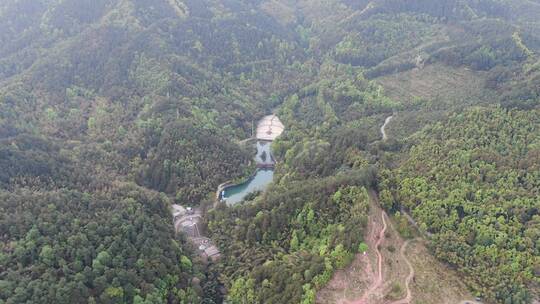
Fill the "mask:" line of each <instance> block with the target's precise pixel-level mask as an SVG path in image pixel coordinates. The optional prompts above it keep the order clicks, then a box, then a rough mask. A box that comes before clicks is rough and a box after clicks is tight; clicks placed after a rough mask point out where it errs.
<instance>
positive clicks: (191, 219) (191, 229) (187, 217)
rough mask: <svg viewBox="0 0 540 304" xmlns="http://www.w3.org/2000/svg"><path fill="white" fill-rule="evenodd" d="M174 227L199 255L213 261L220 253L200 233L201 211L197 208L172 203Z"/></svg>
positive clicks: (210, 241)
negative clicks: (186, 238)
mask: <svg viewBox="0 0 540 304" xmlns="http://www.w3.org/2000/svg"><path fill="white" fill-rule="evenodd" d="M172 215H173V222H174V229H175V231H176V232H177V233H179V232H182V233H184V234H185V235H186V236H187V237H188V240H189V241H190V242H191V243H193V244H194V245H195V246H196V247H197V248H198V251H199V255H201V256H202V257H204V258H207V259H211V260H213V261H215V260H217V259H219V257H220V253H219V249H218V248H217V246H216V245H214V243H212V240H210V239H209V238H207V237H204V236H202V235H201V232H200V229H199V228H200V222H201V220H202V213H201V211H200V210H199V209H193V208H191V207H187V208H184V207H182V206H180V205H172Z"/></svg>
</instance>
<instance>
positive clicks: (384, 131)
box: [381, 115, 394, 141]
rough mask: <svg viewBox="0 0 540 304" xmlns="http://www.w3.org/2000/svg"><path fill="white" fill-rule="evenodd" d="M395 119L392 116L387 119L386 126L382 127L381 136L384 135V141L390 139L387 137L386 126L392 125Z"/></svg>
mask: <svg viewBox="0 0 540 304" xmlns="http://www.w3.org/2000/svg"><path fill="white" fill-rule="evenodd" d="M393 118H394V115H391V116H388V117H386V119H385V120H384V124H383V125H382V127H381V134H382V140H383V141H385V140H387V139H388V136H387V135H386V126H387V125H388V124H389V123H390V121H392V119H393Z"/></svg>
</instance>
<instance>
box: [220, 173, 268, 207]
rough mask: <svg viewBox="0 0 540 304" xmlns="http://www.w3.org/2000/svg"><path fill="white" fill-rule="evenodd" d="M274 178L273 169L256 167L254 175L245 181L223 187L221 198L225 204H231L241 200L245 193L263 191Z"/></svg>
mask: <svg viewBox="0 0 540 304" xmlns="http://www.w3.org/2000/svg"><path fill="white" fill-rule="evenodd" d="M273 178H274V170H273V169H258V170H257V172H256V173H255V175H254V176H253V177H252V178H251V179H250V180H248V181H246V182H245V183H242V184H240V185H237V186H232V187H228V188H225V190H224V191H225V195H224V196H223V198H224V199H225V202H226V203H227V205H229V206H232V205H235V204H237V203H239V202H241V201H242V200H243V199H244V198H245V197H246V195H248V194H250V193H252V192H255V191H264V190H265V189H266V188H267V187H268V185H269V184H270V183H271V182H272V179H273Z"/></svg>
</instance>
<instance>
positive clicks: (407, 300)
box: [390, 240, 414, 304]
mask: <svg viewBox="0 0 540 304" xmlns="http://www.w3.org/2000/svg"><path fill="white" fill-rule="evenodd" d="M409 243H410V240H407V241H406V242H405V243H403V245H402V246H401V250H400V253H401V257H402V258H403V260H405V263H407V266H408V267H409V275H408V276H407V278H406V279H405V289H406V290H407V295H406V296H405V298H403V299H401V300H397V301H394V302H391V303H390V304H408V303H410V302H411V300H412V292H411V288H410V287H409V285H410V284H411V281H412V279H413V278H414V268H413V266H412V264H411V262H410V261H409V259H407V256H406V255H405V250H407V246H408V245H409Z"/></svg>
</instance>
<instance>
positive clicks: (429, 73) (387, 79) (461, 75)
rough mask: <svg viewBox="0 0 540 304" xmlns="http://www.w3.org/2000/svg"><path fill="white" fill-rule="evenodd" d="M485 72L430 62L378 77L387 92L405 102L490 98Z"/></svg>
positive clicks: (439, 101)
mask: <svg viewBox="0 0 540 304" xmlns="http://www.w3.org/2000/svg"><path fill="white" fill-rule="evenodd" d="M485 78H486V75H485V73H482V72H475V71H472V70H470V69H467V68H454V67H449V66H445V65H442V64H432V65H427V66H425V67H424V68H422V69H418V68H416V69H413V70H410V71H406V72H401V73H395V74H392V75H388V76H384V77H380V78H377V79H376V80H377V82H379V83H380V84H381V85H382V86H383V87H384V89H385V93H386V94H387V95H388V96H389V97H391V98H393V99H395V100H398V101H400V102H402V103H404V104H410V103H414V102H418V99H423V100H426V101H432V100H437V102H438V103H441V102H443V101H447V102H452V101H455V100H457V99H473V100H474V99H478V100H481V101H482V100H487V99H488V97H487V96H485V91H486V90H485Z"/></svg>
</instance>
